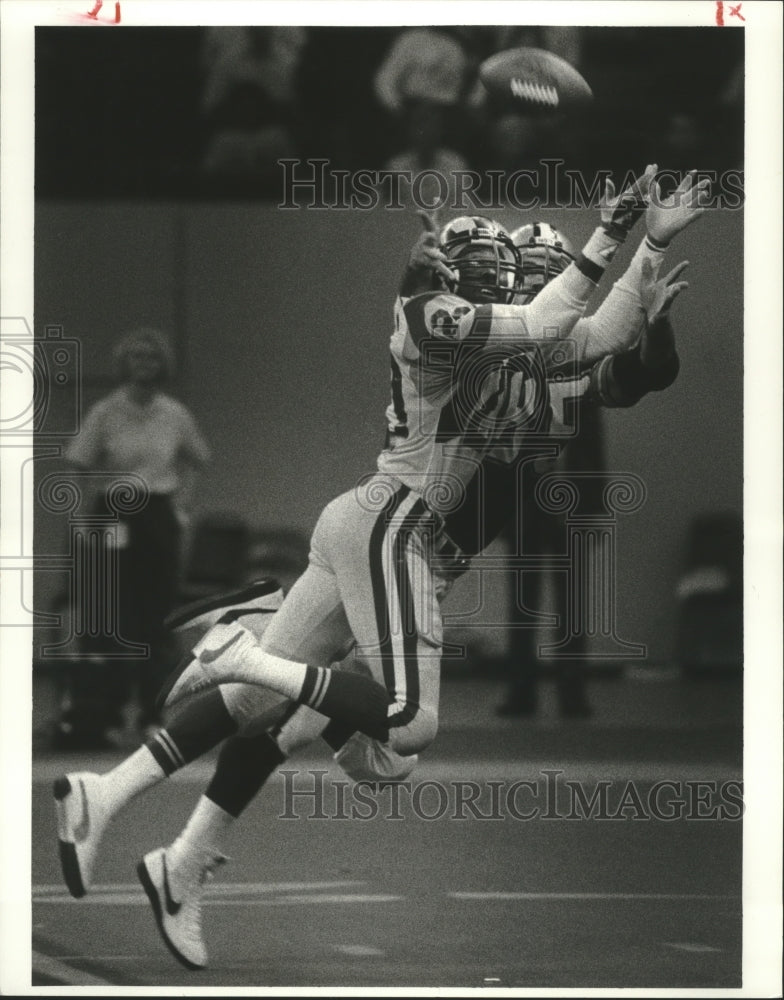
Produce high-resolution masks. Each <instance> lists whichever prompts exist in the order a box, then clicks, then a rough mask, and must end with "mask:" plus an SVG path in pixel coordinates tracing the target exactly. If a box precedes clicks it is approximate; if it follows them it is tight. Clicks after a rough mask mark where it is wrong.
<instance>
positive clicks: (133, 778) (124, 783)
mask: <svg viewBox="0 0 784 1000" xmlns="http://www.w3.org/2000/svg"><path fill="white" fill-rule="evenodd" d="M165 777H166V775H165V773H164V771H163V768H162V767H161V765H160V764H159V763H158V761H157V760H156V759H155V758H154V757H153V755H152V754H151V753H150V751H149V750H148V749H147V747H146V746H141V747H139V749H138V750H136V751H135V752H134V753H132V754H131V756H130V757H126V758H125V760H124V761H123V762H122V763H121V764H118V765H117V767H115V768H113V769H112V770H111V771H107V772H106V774H102V775H101V787H102V790H103V793H104V795H105V797H106V798H105V801H106V804H107V806H108V808H109V812H110V813H111V814H114V813H116V812H118V811H119V810H120V809H122V808H123V807H124V806H127V805H128V803H129V802H130V801H131V799H134V798H136V796H137V795H138V794H139V793H140V792H143V791H144V790H145V789H146V788H152V786H153V785H157V784H158V782H159V781H162V780H163V779H164V778H165Z"/></svg>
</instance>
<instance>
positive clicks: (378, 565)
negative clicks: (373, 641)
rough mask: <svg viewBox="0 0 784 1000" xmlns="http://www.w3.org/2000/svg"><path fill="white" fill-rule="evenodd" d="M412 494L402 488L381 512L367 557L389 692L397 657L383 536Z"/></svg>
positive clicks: (406, 488) (385, 679)
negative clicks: (399, 508) (393, 636)
mask: <svg viewBox="0 0 784 1000" xmlns="http://www.w3.org/2000/svg"><path fill="white" fill-rule="evenodd" d="M410 492H411V491H410V490H409V489H408V487H407V486H402V487H401V488H400V489H399V490H398V492H397V493H396V495H395V499H394V500H393V502H392V504H391V505H390V506H389V507H388V508H385V509H384V510H382V511H381V512H380V514H379V515H378V517H377V518H376V523H375V524H374V525H373V530H372V531H371V533H370V543H369V546H368V555H369V558H370V582H371V586H372V589H373V604H374V607H375V612H376V630H377V632H378V639H379V644H380V650H379V651H380V653H381V667H382V670H383V672H384V685H385V686H386V688H387V690H388V691H390V692H392V691H394V690H395V654H394V650H393V648H392V629H391V625H390V621H389V606H388V604H387V588H386V582H385V579H384V536H385V535H386V533H387V530H388V528H389V524H390V521H391V519H392V517H394V515H395V513H396V512H397V509H398V507H399V506H400V504H401V503H402V502H403V501H404V500H405V499H406V497H407V496H408V494H409V493H410Z"/></svg>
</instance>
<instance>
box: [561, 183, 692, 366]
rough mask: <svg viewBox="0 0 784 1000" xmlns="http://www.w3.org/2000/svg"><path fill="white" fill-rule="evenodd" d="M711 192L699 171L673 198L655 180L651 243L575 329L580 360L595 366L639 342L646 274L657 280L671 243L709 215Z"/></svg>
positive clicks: (644, 245) (650, 215) (649, 228)
mask: <svg viewBox="0 0 784 1000" xmlns="http://www.w3.org/2000/svg"><path fill="white" fill-rule="evenodd" d="M709 191H710V185H709V182H708V181H706V180H703V181H700V182H699V183H695V176H694V171H691V172H690V173H689V174H687V175H686V177H685V178H684V179H683V181H682V182H681V184H680V185H679V186H678V188H677V189H676V191H674V192H673V193H672V194H671V195H670V196H669V197H668V198H662V197H661V193H660V191H659V186H658V184H657V183H656V182H653V184H652V185H651V189H650V203H649V205H648V208H647V209H646V212H645V222H646V230H647V234H646V237H645V239H644V240H643V241H642V243H641V244H640V246H639V247H638V248H637V252H636V253H635V255H634V257H633V258H632V261H631V263H630V265H629V267H628V268H627V270H626V272H625V273H624V274H623V276H622V277H621V278H619V279H618V281H616V282H615V284H614V285H613V287H612V289H611V291H610V294H609V295H608V296H607V298H606V299H605V300H604V302H603V303H602V304H601V306H599V308H598V309H597V311H596V313H594V315H593V316H590V317H588V318H586V319H583V320H581V321H580V323H579V324H578V326H577V327H576V328H575V331H574V334H573V337H574V339H575V341H576V342H577V356H578V360H579V361H580V362H582V363H583V364H590V363H592V362H594V361H596V360H597V359H599V358H601V357H603V356H604V355H606V354H617V353H620V352H622V351H624V350H626V349H628V348H629V347H631V346H632V345H633V344H635V343H636V342H637V340H638V339H639V337H640V335H641V333H642V331H643V328H644V325H645V316H646V309H645V305H644V303H643V301H642V297H641V289H642V283H643V271H644V269H645V268H648V269H649V271H648V277H647V281H648V282H650V281H651V280H653V281H654V282H655V280H656V278H657V276H658V274H659V270H660V268H661V265H662V262H663V260H664V253H665V251H666V249H667V247H668V246H669V244H670V242H671V240H672V239H674V237H675V236H676V235H677V234H678V233H680V232H682V231H683V230H684V229H685V228H686V227H687V226H690V225H691V224H692V223H693V222H695V221H696V220H697V219H698V218H699V217H700V216H701V215H702V214H703V213H704V212H705V207H704V205H705V201H706V199H707V197H708V195H709ZM683 266H685V265H683ZM677 294H678V293H677V292H676V295H677Z"/></svg>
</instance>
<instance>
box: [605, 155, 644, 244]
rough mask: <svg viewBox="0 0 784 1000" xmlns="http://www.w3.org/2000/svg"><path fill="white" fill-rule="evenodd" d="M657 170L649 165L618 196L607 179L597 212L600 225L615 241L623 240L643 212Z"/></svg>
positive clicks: (613, 186)
mask: <svg viewBox="0 0 784 1000" xmlns="http://www.w3.org/2000/svg"><path fill="white" fill-rule="evenodd" d="M657 170H658V167H657V165H656V164H655V163H649V164H648V166H647V167H646V168H645V171H644V173H643V174H642V175H641V176H640V177H638V178H637V179H636V180H635V181H634V182H633V183H632V184H630V185H629V187H627V188H626V189H625V190H624V191H622V192H621V194H619V195H616V194H615V185H614V184H613V182H612V181H611V180H610V179H609V177H608V178H607V180H606V182H605V185H604V196H603V197H602V198H601V200H600V201H599V211H600V213H601V217H602V225H603V226H604V228H605V230H606V231H607V232H608V233H609V234H610V235H611V236H613V237H614V238H615V239H617V240H619V241H622V240H625V239H626V236H627V234H628V232H629V231H630V230H631V228H632V226H633V225H634V224H635V222H636V221H637V220H638V219H639V218H640V216H641V215H642V213H643V212H644V211H645V206H646V204H647V202H648V195H649V193H650V189H651V185H652V183H653V178H654V176H655V174H656V171H657Z"/></svg>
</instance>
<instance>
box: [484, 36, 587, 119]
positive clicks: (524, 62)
mask: <svg viewBox="0 0 784 1000" xmlns="http://www.w3.org/2000/svg"><path fill="white" fill-rule="evenodd" d="M479 79H480V80H481V82H482V83H483V84H484V86H485V88H486V89H487V91H488V92H489V93H490V94H491V95H493V97H494V98H496V99H497V100H498V101H499V102H500V103H502V104H503V105H504V106H506V107H508V108H509V109H517V110H519V111H522V112H526V113H528V112H531V111H533V110H542V111H569V110H573V109H576V108H582V107H585V105H587V104H589V103H590V102H591V101H592V100H593V91H592V90H591V88H590V87H589V86H588V83H587V82H586V80H585V79H584V77H583V76H582V75H581V74H580V73H579V72H578V71H577V70H576V69H575V68H574V66H572V65H571V64H570V63H568V62H567V61H566V60H565V59H561V57H560V56H556V55H553V53H552V52H547V51H546V50H545V49H533V48H517V49H506V50H505V51H504V52H497V53H496V54H495V55H493V56H490V58H489V59H485V61H484V62H483V63H482V64H481V65H480V67H479Z"/></svg>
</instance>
